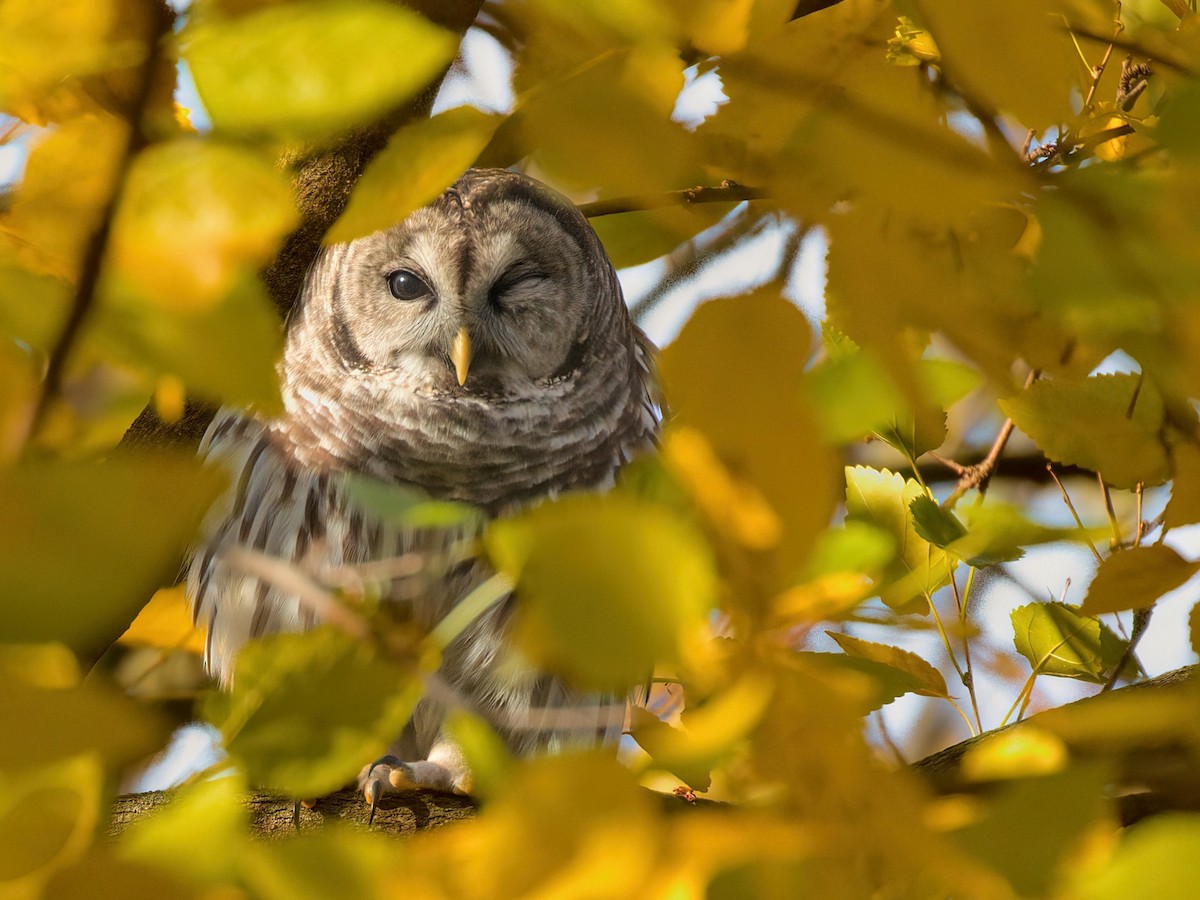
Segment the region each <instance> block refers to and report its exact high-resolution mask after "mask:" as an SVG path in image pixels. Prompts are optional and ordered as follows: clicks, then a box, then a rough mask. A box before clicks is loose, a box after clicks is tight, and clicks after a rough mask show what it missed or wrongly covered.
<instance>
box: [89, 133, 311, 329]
mask: <svg viewBox="0 0 1200 900" xmlns="http://www.w3.org/2000/svg"><path fill="white" fill-rule="evenodd" d="M298 222H299V214H298V213H297V212H296V208H295V207H294V206H293V204H292V192H291V188H290V186H289V185H288V182H287V180H286V179H285V178H284V177H283V175H282V173H280V172H279V171H278V170H277V169H276V168H275V166H274V165H272V164H271V163H270V162H269V161H268V160H267V159H266V158H265V157H263V156H261V155H260V154H257V153H254V152H252V151H251V150H249V149H245V148H242V147H236V146H234V145H231V144H222V143H220V142H218V141H215V140H200V139H198V138H185V139H182V140H175V141H169V142H166V143H162V144H156V145H154V146H152V147H150V148H149V149H147V150H144V151H143V152H142V153H140V154H139V155H138V157H137V159H136V160H135V162H134V164H133V168H132V170H131V171H130V173H129V177H128V180H127V181H126V183H125V189H124V192H123V193H122V195H121V204H120V207H119V209H118V211H117V214H116V219H115V221H114V223H113V235H112V252H113V254H114V260H115V262H116V263H117V265H119V266H120V267H121V270H122V273H123V274H124V276H125V277H126V278H127V279H128V280H129V282H130V283H131V284H132V285H133V286H134V287H135V288H136V289H137V290H138V292H139V293H140V294H141V296H143V297H144V298H145V299H146V300H148V301H150V302H152V303H154V304H157V305H162V306H166V307H169V308H177V309H182V310H202V309H206V308H208V307H211V306H212V305H213V304H214V303H216V302H217V301H218V300H220V299H221V298H222V297H223V296H224V295H225V294H227V293H228V292H229V291H230V290H231V289H232V288H233V286H234V284H235V283H236V281H237V280H238V278H239V276H241V275H242V274H243V273H245V272H248V271H252V270H254V269H257V268H258V267H259V266H262V265H263V264H265V263H266V262H268V261H269V260H270V258H271V257H272V256H273V255H274V253H275V250H276V249H277V248H278V246H279V243H280V241H281V240H282V239H283V237H284V236H285V235H286V234H287V233H288V232H290V231H291V230H292V229H293V228H294V227H295V226H296V225H297V223H298Z"/></svg>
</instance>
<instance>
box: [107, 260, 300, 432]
mask: <svg viewBox="0 0 1200 900" xmlns="http://www.w3.org/2000/svg"><path fill="white" fill-rule="evenodd" d="M101 291H102V305H101V308H100V309H98V310H97V315H96V322H95V331H96V340H97V342H98V343H101V344H102V345H103V346H104V348H105V349H106V350H108V352H110V353H113V354H114V355H116V356H119V357H121V358H122V359H125V360H127V361H129V362H131V363H133V364H135V365H138V366H140V367H142V368H143V369H147V370H149V371H150V372H151V373H152V374H154V375H156V376H162V375H168V376H174V377H176V378H179V379H180V380H182V381H183V383H184V384H185V385H186V387H187V389H188V392H189V393H190V394H192V395H193V396H198V397H202V398H204V399H207V400H210V401H216V402H218V403H224V404H227V405H230V406H241V407H246V406H253V407H255V408H256V409H257V410H258V411H259V412H261V413H263V414H266V415H270V414H272V413H275V412H278V411H281V410H282V409H283V401H282V399H281V397H280V395H279V376H278V374H277V373H276V371H275V365H276V363H277V361H278V360H279V357H280V355H281V353H282V350H283V334H282V331H281V328H280V322H279V316H278V314H277V313H276V312H275V309H274V307H273V306H272V305H271V300H270V298H269V297H268V296H267V294H266V291H265V290H264V289H263V286H262V283H261V282H260V281H259V279H258V278H257V277H256V276H255V274H254V273H253V272H248V271H246V272H243V273H242V274H241V276H240V277H239V279H238V280H237V282H236V283H235V284H234V285H233V287H232V289H231V290H230V292H229V293H228V294H226V295H225V296H224V297H222V298H221V300H220V301H219V302H217V303H215V304H213V305H211V306H209V307H208V308H203V309H186V308H164V307H162V306H160V305H158V304H156V303H152V302H150V301H148V300H147V299H146V298H145V297H143V296H142V295H141V294H140V293H138V292H137V290H136V288H134V286H133V285H131V284H129V283H128V282H126V281H122V279H121V277H120V273H118V272H111V273H110V275H109V277H108V278H106V279H105V281H104V282H103V283H102V285H101Z"/></svg>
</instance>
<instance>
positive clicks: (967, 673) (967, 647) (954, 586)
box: [946, 557, 983, 734]
mask: <svg viewBox="0 0 1200 900" xmlns="http://www.w3.org/2000/svg"><path fill="white" fill-rule="evenodd" d="M946 566H947V568H950V558H949V557H947V558H946ZM974 578H975V568H974V567H973V566H972V567H971V574H970V575H968V576H967V590H968V591H969V590H970V585H971V582H972V581H973V580H974ZM950 588H951V590H952V591H953V592H954V605H955V606H956V607H957V608H958V627H959V631H961V632H962V645H963V669H964V671H963V672H962V676H961V677H962V683H963V686H964V687H965V688H966V689H967V694H968V695H970V697H971V711H972V712H973V713H975V726H976V727H977V728H978V729H979V733H980V734H982V733H983V719H982V718H980V715H979V701H978V700H977V699H976V697H975V673H974V672H972V671H971V638H970V636H969V635H968V634H967V605H966V603H965V602H963V598H962V597H961V596H960V595H959V593H958V582H957V581H955V580H954V570H953V568H951V569H950Z"/></svg>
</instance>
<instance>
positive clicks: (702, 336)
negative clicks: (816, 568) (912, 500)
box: [661, 289, 837, 573]
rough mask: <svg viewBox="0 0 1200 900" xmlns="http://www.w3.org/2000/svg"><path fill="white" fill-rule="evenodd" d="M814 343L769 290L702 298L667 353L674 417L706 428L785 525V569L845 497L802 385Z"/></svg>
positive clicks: (796, 562)
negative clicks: (840, 494)
mask: <svg viewBox="0 0 1200 900" xmlns="http://www.w3.org/2000/svg"><path fill="white" fill-rule="evenodd" d="M809 350H810V338H809V329H808V325H807V323H806V322H805V320H804V315H803V313H801V312H800V310H798V309H797V308H796V307H795V306H793V305H792V304H791V303H789V302H788V301H786V300H784V299H783V298H782V297H780V296H779V295H778V294H777V293H776V292H774V291H773V290H771V289H764V290H762V291H759V292H757V293H754V294H751V295H749V296H746V297H734V298H728V299H723V300H712V301H709V302H708V303H705V304H703V305H702V306H700V307H699V308H698V309H697V310H696V311H695V312H694V313H693V314H692V318H691V319H690V320H689V321H688V323H687V324H686V325H685V326H684V328H683V331H682V332H681V333H680V335H679V337H678V338H676V339H675V341H674V342H673V343H672V344H671V345H670V346H668V347H667V348H666V350H664V351H663V354H662V362H661V370H662V375H663V381H664V387H665V390H666V395H667V396H668V397H669V398H670V402H671V407H672V412H673V415H674V422H675V424H676V425H678V426H687V427H689V428H693V429H695V430H696V431H698V432H699V433H700V434H702V435H703V436H704V438H705V440H706V441H707V442H708V445H709V447H711V449H712V451H713V452H714V453H715V454H716V457H717V459H719V460H720V462H721V464H722V465H723V467H724V468H725V469H726V470H727V471H728V472H729V473H730V474H731V475H732V476H734V477H735V478H736V479H738V480H739V481H741V482H744V483H746V484H748V485H751V486H753V487H754V488H755V489H756V491H757V492H758V493H759V494H760V495H761V497H762V498H763V500H764V501H765V502H766V503H767V504H768V505H769V506H770V508H771V510H773V512H774V514H775V515H776V516H777V517H778V519H779V521H780V522H781V523H782V526H783V529H782V532H781V535H780V542H779V545H778V549H777V550H776V554H777V557H778V566H779V571H780V572H781V573H790V572H793V571H795V570H796V568H798V567H799V566H800V564H801V563H802V562H803V560H804V558H805V557H806V556H807V554H808V553H809V552H810V551H811V548H812V544H813V542H814V541H815V540H816V537H817V535H818V534H820V533H821V531H823V530H824V528H825V526H826V525H827V524H828V522H829V519H830V517H831V515H832V513H833V508H834V505H835V504H836V502H837V496H836V485H835V482H834V472H835V471H836V469H835V468H834V466H835V465H836V462H835V459H834V457H833V455H832V453H831V452H830V450H829V448H828V447H827V446H826V445H825V443H824V441H823V440H822V439H821V436H820V429H819V427H818V425H817V423H816V421H815V416H814V414H813V412H812V409H811V407H810V405H809V403H808V401H807V398H806V397H805V396H804V392H803V391H804V380H805V376H804V364H805V361H806V360H807V358H808V355H809ZM714 360H721V361H722V362H721V365H714V364H713V362H714ZM681 480H684V481H686V479H681Z"/></svg>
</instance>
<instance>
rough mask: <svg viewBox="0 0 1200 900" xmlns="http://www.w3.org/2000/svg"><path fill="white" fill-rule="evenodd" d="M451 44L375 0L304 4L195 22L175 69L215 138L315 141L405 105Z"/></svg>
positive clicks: (420, 21)
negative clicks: (183, 68) (185, 78)
mask: <svg viewBox="0 0 1200 900" xmlns="http://www.w3.org/2000/svg"><path fill="white" fill-rule="evenodd" d="M455 48H456V44H455V41H454V38H453V37H452V36H451V35H450V34H448V33H446V32H445V31H442V30H441V29H439V28H436V27H434V26H433V25H431V24H430V23H429V22H428V21H427V20H426V19H424V18H422V17H421V16H419V15H418V14H416V13H415V12H413V11H411V10H408V9H405V8H404V7H402V6H400V5H398V4H390V3H382V2H377V0H307V2H297V3H288V4H286V5H282V6H270V7H267V8H265V9H261V10H258V11H256V12H252V13H249V14H247V15H244V16H239V17H238V18H232V19H226V18H218V17H216V16H209V17H205V18H199V19H196V20H194V21H193V23H192V24H191V25H189V27H188V28H187V29H186V30H185V32H184V38H183V55H184V60H185V61H186V62H187V64H188V65H189V67H190V68H191V72H192V75H193V77H194V78H195V81H196V89H197V90H198V91H199V93H200V99H201V100H203V102H204V107H205V109H206V110H207V111H208V113H209V115H210V116H211V117H212V121H213V124H214V125H215V126H216V127H217V128H218V129H221V130H228V131H232V132H241V133H250V134H259V133H270V134H277V135H282V136H286V137H315V136H319V135H321V134H323V133H327V132H329V131H335V130H339V129H343V128H347V127H350V126H352V125H357V124H363V123H366V122H368V121H370V120H372V119H374V118H375V117H377V116H380V115H382V114H383V113H384V112H386V111H387V110H389V109H391V108H393V107H395V106H398V105H399V104H401V103H403V102H404V101H406V100H408V99H409V98H410V97H412V96H414V95H415V94H416V93H417V92H418V91H419V90H420V89H421V88H423V87H425V85H427V84H428V83H429V81H430V80H431V79H432V78H433V77H434V76H435V75H436V74H437V73H438V72H439V71H440V70H441V69H442V68H443V67H444V66H446V65H449V63H450V61H451V60H452V59H453V58H454V53H455Z"/></svg>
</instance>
